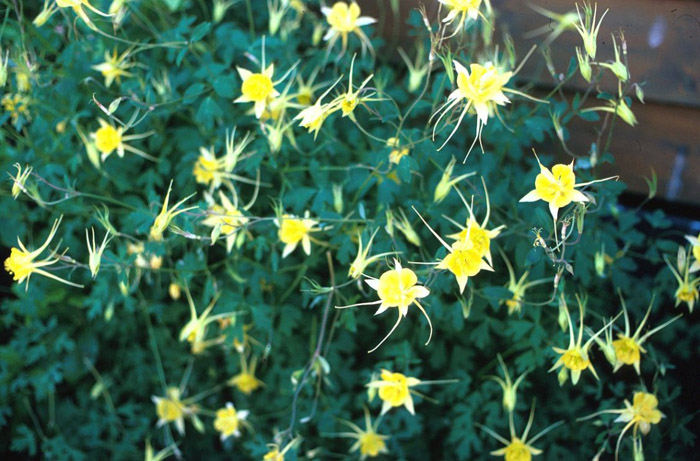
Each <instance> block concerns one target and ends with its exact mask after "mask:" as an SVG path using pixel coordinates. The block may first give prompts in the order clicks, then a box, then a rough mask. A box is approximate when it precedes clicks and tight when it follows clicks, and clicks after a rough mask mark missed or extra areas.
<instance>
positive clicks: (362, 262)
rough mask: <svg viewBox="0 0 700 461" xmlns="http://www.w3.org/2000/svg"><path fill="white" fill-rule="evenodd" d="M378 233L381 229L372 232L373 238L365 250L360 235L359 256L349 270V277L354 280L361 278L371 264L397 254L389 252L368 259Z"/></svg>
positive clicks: (359, 235) (358, 238)
mask: <svg viewBox="0 0 700 461" xmlns="http://www.w3.org/2000/svg"><path fill="white" fill-rule="evenodd" d="M377 231H379V228H377V229H375V230H374V232H372V236H371V237H370V238H369V242H368V243H367V247H366V248H363V245H362V235H361V234H359V233H358V235H357V241H358V246H357V256H355V260H354V261H353V262H352V263H351V264H350V269H348V277H350V278H352V279H357V278H360V276H361V275H362V274H363V273H364V271H365V270H366V269H367V267H368V266H369V265H370V264H373V263H374V262H376V261H378V260H380V259H381V258H384V257H386V256H389V255H393V254H396V252H395V251H389V252H386V253H380V254H377V255H374V256H370V257H369V258H368V257H367V255H368V254H369V251H370V249H371V248H372V241H373V240H374V236H375V235H377Z"/></svg>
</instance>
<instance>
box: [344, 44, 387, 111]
mask: <svg viewBox="0 0 700 461" xmlns="http://www.w3.org/2000/svg"><path fill="white" fill-rule="evenodd" d="M354 67H355V56H353V57H352V61H351V62H350V81H349V82H348V89H347V91H345V92H344V93H342V94H340V95H339V96H338V97H337V98H336V99H335V101H336V102H337V103H338V104H339V106H340V110H341V111H342V112H343V117H350V120H352V121H355V114H354V111H355V108H356V107H357V106H358V105H359V104H362V103H364V102H369V101H379V99H377V98H373V96H374V92H372V91H369V93H367V94H366V95H363V96H360V95H361V94H362V93H363V92H364V88H365V86H366V85H367V83H369V81H370V80H371V79H372V77H373V76H374V74H370V75H369V76H368V77H367V78H365V79H364V80H363V81H362V83H361V84H360V86H359V87H358V88H355V87H354V86H353V84H352V74H353V69H354Z"/></svg>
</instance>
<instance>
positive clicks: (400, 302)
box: [336, 259, 433, 352]
mask: <svg viewBox="0 0 700 461" xmlns="http://www.w3.org/2000/svg"><path fill="white" fill-rule="evenodd" d="M365 282H366V283H367V285H369V286H370V287H371V288H372V289H373V290H377V295H378V296H379V301H372V302H368V303H359V304H352V305H349V306H336V309H346V308H348V307H355V306H375V305H377V304H379V309H377V312H376V313H375V314H374V315H378V314H381V313H382V312H384V311H386V310H387V309H389V308H390V307H396V308H397V309H398V319H397V320H396V323H395V324H394V326H393V327H392V328H391V331H389V334H387V335H386V336H385V337H384V339H382V340H381V341H380V342H379V344H377V345H376V346H375V347H374V348H373V349H372V350H370V351H369V352H374V351H375V350H377V348H378V347H379V346H381V345H382V344H383V343H384V341H386V340H387V339H388V338H389V336H391V334H392V333H393V332H394V330H396V327H398V326H399V323H401V319H402V318H404V317H406V315H407V314H408V307H409V306H410V305H411V304H415V305H416V306H417V307H418V309H419V310H420V311H421V312H422V313H423V315H424V316H425V318H426V319H427V320H428V326H429V327H430V335H429V336H428V341H427V342H426V343H425V344H426V346H427V345H428V343H429V342H430V338H431V337H432V336H433V325H432V324H431V323H430V317H428V314H427V313H426V312H425V309H424V308H423V306H422V305H421V304H420V302H418V300H419V299H421V298H425V297H426V296H428V295H429V294H430V290H428V289H427V288H426V287H424V286H421V285H417V284H416V283H417V282H418V277H416V274H415V272H413V271H412V270H411V269H404V268H403V267H401V263H399V261H398V260H396V259H394V269H392V270H388V271H386V272H384V273H383V274H382V275H381V277H379V279H375V278H369V279H365Z"/></svg>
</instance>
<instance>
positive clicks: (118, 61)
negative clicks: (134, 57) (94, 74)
mask: <svg viewBox="0 0 700 461" xmlns="http://www.w3.org/2000/svg"><path fill="white" fill-rule="evenodd" d="M130 51H131V50H127V51H125V52H124V53H122V54H121V55H117V50H116V48H115V49H114V51H113V52H112V54H111V55H110V54H109V51H105V60H104V62H102V63H100V64H97V65H94V66H92V68H93V69H95V70H96V71H98V72H100V73H101V74H102V76H103V77H104V78H105V86H106V87H107V88H109V87H110V86H111V85H112V82H114V81H115V80H116V81H117V83H120V82H121V78H122V77H131V76H133V74H132V73H131V72H128V71H127V69H128V68H130V67H132V66H133V65H134V64H133V63H130V62H128V61H127V59H128V57H129V53H130Z"/></svg>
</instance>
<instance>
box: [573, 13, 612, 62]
mask: <svg viewBox="0 0 700 461" xmlns="http://www.w3.org/2000/svg"><path fill="white" fill-rule="evenodd" d="M576 13H577V14H578V20H579V22H578V24H575V27H576V30H577V31H578V33H579V34H580V35H581V38H582V39H583V47H584V48H585V50H586V53H587V54H588V56H589V57H590V58H591V59H595V55H596V50H597V47H598V43H597V42H598V31H599V30H600V25H601V24H602V22H603V18H605V15H606V14H608V10H607V9H606V10H605V12H604V13H603V15H602V16H601V17H600V20H599V21H598V23H597V24H596V15H597V14H598V3H595V4H594V7H593V9H591V5H590V4H589V3H584V4H583V15H582V14H581V11H580V10H579V7H578V3H577V4H576Z"/></svg>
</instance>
